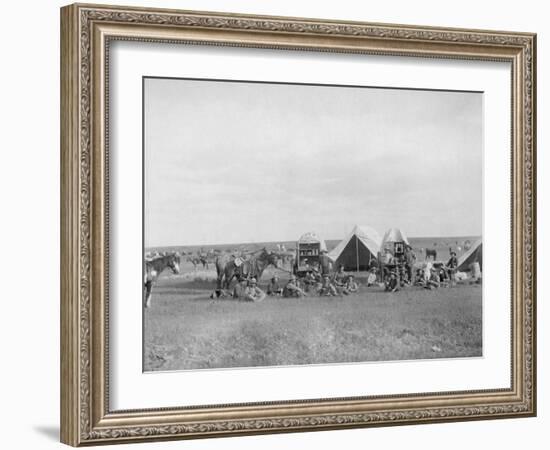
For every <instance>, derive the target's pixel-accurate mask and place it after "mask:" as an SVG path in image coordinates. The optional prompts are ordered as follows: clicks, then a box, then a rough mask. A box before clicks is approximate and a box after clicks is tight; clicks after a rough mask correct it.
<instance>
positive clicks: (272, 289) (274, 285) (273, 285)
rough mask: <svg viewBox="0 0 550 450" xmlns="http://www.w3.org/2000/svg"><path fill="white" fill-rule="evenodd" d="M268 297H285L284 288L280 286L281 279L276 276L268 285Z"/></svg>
mask: <svg viewBox="0 0 550 450" xmlns="http://www.w3.org/2000/svg"><path fill="white" fill-rule="evenodd" d="M267 295H277V296H278V295H283V288H282V287H280V286H279V277H277V276H274V277H273V278H272V279H271V280H270V281H269V284H268V285H267Z"/></svg>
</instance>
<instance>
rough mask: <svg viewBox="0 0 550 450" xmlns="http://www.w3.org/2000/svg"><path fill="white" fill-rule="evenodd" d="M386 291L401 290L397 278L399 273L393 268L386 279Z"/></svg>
mask: <svg viewBox="0 0 550 450" xmlns="http://www.w3.org/2000/svg"><path fill="white" fill-rule="evenodd" d="M385 290H386V292H397V291H398V290H399V280H398V279H397V273H396V272H395V271H394V270H392V271H391V272H390V276H389V278H388V279H387V280H386V289H385Z"/></svg>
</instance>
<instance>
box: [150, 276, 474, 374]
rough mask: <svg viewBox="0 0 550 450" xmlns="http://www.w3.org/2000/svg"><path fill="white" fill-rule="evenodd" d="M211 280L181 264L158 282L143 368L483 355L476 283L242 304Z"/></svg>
mask: <svg viewBox="0 0 550 450" xmlns="http://www.w3.org/2000/svg"><path fill="white" fill-rule="evenodd" d="M272 273H273V269H271V270H270V271H267V272H266V273H265V274H264V276H263V278H262V279H263V280H264V281H263V282H264V283H265V280H268V279H269V277H270V276H271V274H272ZM213 277H214V272H213V270H212V269H211V270H210V271H194V270H193V269H192V267H187V266H185V267H184V270H183V271H182V274H180V275H167V274H165V275H163V276H162V277H161V278H160V279H159V281H158V284H157V285H156V286H155V289H154V291H153V297H152V307H151V308H149V309H148V310H145V311H144V330H145V331H144V369H145V370H146V371H154V370H178V369H208V368H222V367H252V366H272V365H294V364H326V363H341V362H359V361H382V360H384V361H385V360H403V359H430V358H451V357H472V356H481V354H482V301H481V296H482V295H481V292H482V289H481V286H480V285H459V286H455V287H451V288H440V289H436V290H432V291H428V290H425V289H423V288H419V287H408V288H405V289H403V290H401V291H399V292H396V293H386V292H383V290H382V289H381V288H378V287H376V288H373V287H371V288H366V287H364V286H361V287H360V290H359V292H358V293H356V294H353V295H350V296H343V297H322V298H319V297H307V298H303V299H286V298H280V297H268V298H266V300H264V301H263V302H261V303H248V302H239V301H236V300H232V299H220V300H212V299H210V298H209V295H210V293H211V292H212V290H213V288H214V286H215V282H214V279H213ZM283 281H284V280H283Z"/></svg>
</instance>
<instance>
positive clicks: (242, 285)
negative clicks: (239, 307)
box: [233, 277, 247, 300]
mask: <svg viewBox="0 0 550 450" xmlns="http://www.w3.org/2000/svg"><path fill="white" fill-rule="evenodd" d="M246 285H247V282H246V278H242V277H239V278H237V284H236V285H235V287H234V288H233V298H235V299H238V300H243V299H244V296H245V292H246Z"/></svg>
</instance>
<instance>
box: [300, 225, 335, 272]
mask: <svg viewBox="0 0 550 450" xmlns="http://www.w3.org/2000/svg"><path fill="white" fill-rule="evenodd" d="M323 250H324V251H326V250H327V245H326V243H325V241H324V240H323V239H321V238H320V237H319V236H317V234H315V233H313V232H308V233H305V234H303V235H302V236H301V237H300V239H298V241H297V242H296V260H295V262H294V268H293V271H294V274H295V275H296V276H298V277H303V276H304V275H305V274H306V273H307V272H309V271H310V270H312V269H313V268H317V269H318V268H319V264H320V263H319V257H320V256H321V252H322V251H323Z"/></svg>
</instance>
